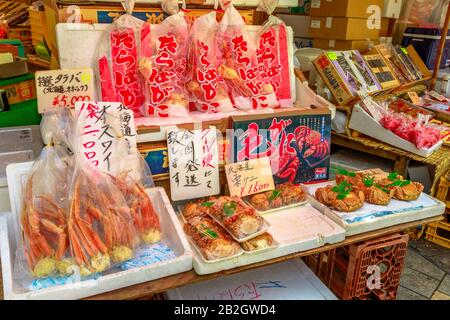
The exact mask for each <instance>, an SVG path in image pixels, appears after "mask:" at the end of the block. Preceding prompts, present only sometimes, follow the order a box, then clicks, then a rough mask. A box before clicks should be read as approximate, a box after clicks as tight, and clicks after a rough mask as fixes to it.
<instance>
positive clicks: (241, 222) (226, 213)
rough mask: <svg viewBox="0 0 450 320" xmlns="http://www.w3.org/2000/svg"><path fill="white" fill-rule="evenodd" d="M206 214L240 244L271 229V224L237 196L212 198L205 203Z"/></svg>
mask: <svg viewBox="0 0 450 320" xmlns="http://www.w3.org/2000/svg"><path fill="white" fill-rule="evenodd" d="M203 206H205V207H206V208H207V209H206V213H207V214H208V215H209V216H210V217H211V218H212V219H214V220H215V221H216V222H217V223H218V224H219V225H220V226H221V227H223V228H224V229H225V230H226V231H227V232H228V233H229V234H230V235H231V237H232V238H233V239H234V240H236V241H238V242H245V241H247V240H250V239H252V238H254V237H256V236H259V235H260V234H263V233H264V232H266V231H267V230H268V229H269V223H268V222H267V221H266V220H265V219H264V218H263V217H262V216H261V215H259V214H258V212H256V210H255V209H254V208H252V207H250V206H249V205H247V204H246V203H245V202H244V201H243V200H242V199H241V198H239V197H236V196H222V197H218V198H214V197H211V198H209V199H208V201H206V202H204V203H203Z"/></svg>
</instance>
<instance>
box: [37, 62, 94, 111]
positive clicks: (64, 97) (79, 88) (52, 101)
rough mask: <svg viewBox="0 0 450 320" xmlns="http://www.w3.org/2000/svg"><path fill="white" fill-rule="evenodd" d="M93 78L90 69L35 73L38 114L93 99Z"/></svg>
mask: <svg viewBox="0 0 450 320" xmlns="http://www.w3.org/2000/svg"><path fill="white" fill-rule="evenodd" d="M93 81H94V76H93V72H92V69H91V68H86V69H61V70H50V71H37V72H36V94H37V100H38V111H39V113H45V112H47V111H49V110H50V109H51V108H56V107H71V108H73V107H75V104H76V103H77V102H78V101H90V100H93V99H94V82H93Z"/></svg>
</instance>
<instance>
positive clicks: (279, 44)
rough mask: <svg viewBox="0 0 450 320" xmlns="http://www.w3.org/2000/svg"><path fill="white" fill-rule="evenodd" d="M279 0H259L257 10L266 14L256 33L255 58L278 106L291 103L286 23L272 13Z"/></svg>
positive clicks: (288, 105) (286, 106) (286, 105)
mask: <svg viewBox="0 0 450 320" xmlns="http://www.w3.org/2000/svg"><path fill="white" fill-rule="evenodd" d="M278 3H279V0H261V1H260V2H259V4H258V8H257V11H263V12H265V13H266V14H267V15H268V18H267V20H266V22H265V23H264V24H263V25H262V27H261V29H260V30H259V31H258V33H257V41H258V49H257V51H256V53H257V59H258V64H259V72H260V74H261V77H262V79H263V80H264V81H266V82H268V83H270V84H271V85H272V87H273V88H274V90H275V94H276V96H277V98H278V100H279V101H280V107H282V108H288V107H292V105H293V97H292V93H291V72H290V69H289V52H288V34H287V29H286V24H285V23H284V22H283V21H282V20H281V19H280V18H278V17H276V16H274V15H272V14H273V12H274V11H275V9H276V7H277V6H278Z"/></svg>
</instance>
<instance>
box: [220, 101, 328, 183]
mask: <svg viewBox="0 0 450 320" xmlns="http://www.w3.org/2000/svg"><path fill="white" fill-rule="evenodd" d="M227 135H228V141H229V145H228V150H227V155H228V157H227V158H228V161H229V162H232V163H235V162H241V161H246V160H251V159H256V158H261V157H269V158H270V163H271V167H272V173H273V177H274V181H275V183H276V184H278V183H284V182H292V183H294V184H299V183H309V182H316V181H322V180H328V177H329V167H330V146H331V142H330V140H331V114H330V111H329V110H328V109H327V108H317V109H311V110H302V109H299V108H295V109H291V110H279V111H276V112H274V113H270V114H258V115H246V116H236V117H232V120H231V130H230V131H229V132H228V134H227Z"/></svg>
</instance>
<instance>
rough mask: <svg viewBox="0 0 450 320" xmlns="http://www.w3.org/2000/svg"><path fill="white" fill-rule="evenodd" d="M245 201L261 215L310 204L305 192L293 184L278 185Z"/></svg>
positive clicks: (246, 198)
mask: <svg viewBox="0 0 450 320" xmlns="http://www.w3.org/2000/svg"><path fill="white" fill-rule="evenodd" d="M244 201H245V202H246V203H247V204H248V205H250V206H252V207H253V208H255V210H256V211H257V212H258V213H259V214H266V213H271V212H275V211H278V210H283V209H286V208H292V207H296V206H300V205H303V204H305V203H307V202H308V201H307V200H306V193H305V191H304V190H303V189H302V188H300V187H299V186H296V185H293V184H292V183H283V184H278V185H276V186H275V189H274V190H270V191H265V192H261V193H257V194H254V195H251V196H248V197H245V198H244Z"/></svg>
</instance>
